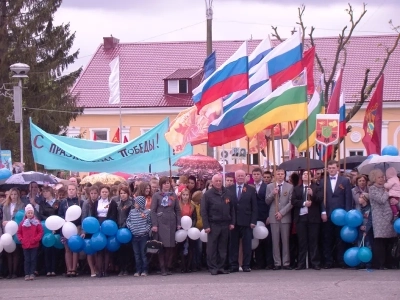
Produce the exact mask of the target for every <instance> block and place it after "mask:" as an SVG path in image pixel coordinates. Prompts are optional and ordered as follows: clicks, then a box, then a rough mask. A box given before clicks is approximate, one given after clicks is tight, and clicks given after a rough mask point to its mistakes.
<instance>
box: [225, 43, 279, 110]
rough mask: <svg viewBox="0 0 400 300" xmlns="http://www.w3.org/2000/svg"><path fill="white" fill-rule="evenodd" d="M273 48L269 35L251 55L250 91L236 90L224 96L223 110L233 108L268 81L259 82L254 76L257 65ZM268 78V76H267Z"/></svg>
mask: <svg viewBox="0 0 400 300" xmlns="http://www.w3.org/2000/svg"><path fill="white" fill-rule="evenodd" d="M271 50H272V46H271V40H270V38H269V36H268V37H267V38H266V39H264V40H262V41H261V42H260V44H258V46H257V47H256V49H254V51H253V52H252V53H251V54H250V56H249V77H250V79H249V91H247V89H246V90H242V91H237V92H234V93H232V94H230V95H228V96H227V97H225V98H223V99H222V100H223V104H222V105H223V111H228V110H229V109H231V108H232V107H233V106H234V105H235V104H236V103H238V102H240V101H242V100H243V99H244V98H246V97H247V94H248V92H249V93H252V92H253V91H255V90H256V89H257V88H258V87H260V86H261V85H262V84H264V83H265V82H266V81H263V82H259V81H257V80H258V79H256V78H252V76H253V75H254V74H255V73H256V70H257V68H259V67H258V66H257V65H258V64H259V63H260V62H261V61H262V60H263V58H264V57H265V56H266V55H267V54H268V53H269V52H271ZM267 78H268V77H267Z"/></svg>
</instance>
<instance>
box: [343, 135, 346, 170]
mask: <svg viewBox="0 0 400 300" xmlns="http://www.w3.org/2000/svg"><path fill="white" fill-rule="evenodd" d="M343 167H344V171H345V172H346V137H344V139H343Z"/></svg>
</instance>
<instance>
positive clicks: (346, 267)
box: [340, 264, 349, 270]
mask: <svg viewBox="0 0 400 300" xmlns="http://www.w3.org/2000/svg"><path fill="white" fill-rule="evenodd" d="M340 268H341V269H343V270H345V269H348V268H349V267H348V266H346V265H345V264H341V265H340Z"/></svg>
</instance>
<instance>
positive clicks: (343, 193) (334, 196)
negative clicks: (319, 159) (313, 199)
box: [318, 174, 353, 218]
mask: <svg viewBox="0 0 400 300" xmlns="http://www.w3.org/2000/svg"><path fill="white" fill-rule="evenodd" d="M327 175H328V178H327V179H326V206H325V207H324V208H325V211H326V213H327V216H328V218H330V215H331V213H332V212H333V211H334V210H335V209H336V208H343V209H344V210H346V211H349V210H351V209H352V205H353V195H352V193H351V184H350V181H349V179H347V178H346V177H344V176H339V175H336V178H337V179H336V186H335V190H334V191H333V192H332V185H331V180H330V176H329V174H327ZM318 197H320V198H322V199H321V200H320V201H321V202H322V203H323V201H324V200H323V199H324V181H323V180H322V179H321V181H320V186H319V191H318ZM322 206H324V205H322Z"/></svg>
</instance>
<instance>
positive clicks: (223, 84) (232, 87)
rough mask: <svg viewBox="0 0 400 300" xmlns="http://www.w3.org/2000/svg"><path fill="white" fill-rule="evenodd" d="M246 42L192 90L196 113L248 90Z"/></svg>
mask: <svg viewBox="0 0 400 300" xmlns="http://www.w3.org/2000/svg"><path fill="white" fill-rule="evenodd" d="M248 71H249V70H248V56H247V41H246V42H244V43H243V44H242V46H240V48H239V49H238V50H237V51H236V52H235V53H234V54H233V55H232V56H231V57H230V58H229V59H228V60H227V61H226V62H224V63H223V64H222V65H221V66H220V67H219V68H218V69H217V70H216V71H215V72H214V73H213V74H212V75H211V76H210V77H208V78H207V79H206V80H204V81H203V82H202V83H201V84H200V85H199V86H198V87H197V88H195V89H194V90H193V98H192V99H193V102H194V103H195V105H196V106H197V111H200V109H201V108H202V107H204V106H205V105H207V104H210V103H212V102H214V101H216V100H218V99H220V98H222V97H224V96H226V95H229V94H231V93H233V92H236V91H240V90H247V89H248V81H249V78H248V77H249V76H248Z"/></svg>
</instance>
